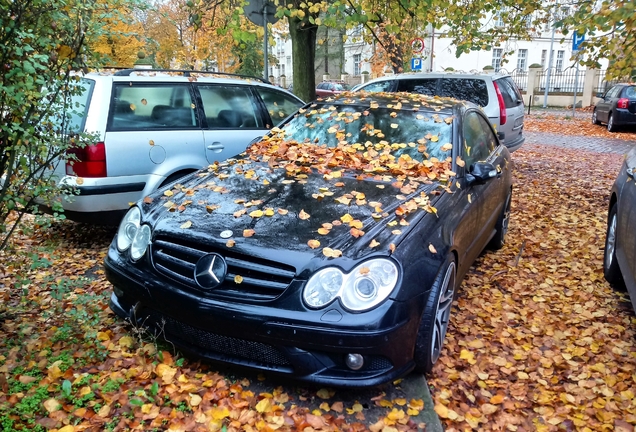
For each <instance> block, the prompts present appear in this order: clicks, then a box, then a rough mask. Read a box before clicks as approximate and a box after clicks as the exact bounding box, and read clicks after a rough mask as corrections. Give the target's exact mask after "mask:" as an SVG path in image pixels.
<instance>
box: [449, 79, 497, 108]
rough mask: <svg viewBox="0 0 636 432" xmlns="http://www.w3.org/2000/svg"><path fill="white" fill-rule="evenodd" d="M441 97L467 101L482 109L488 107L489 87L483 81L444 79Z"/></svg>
mask: <svg viewBox="0 0 636 432" xmlns="http://www.w3.org/2000/svg"><path fill="white" fill-rule="evenodd" d="M439 96H448V97H453V98H455V99H459V100H466V101H469V102H472V103H475V104H477V105H480V106H482V107H485V106H486V105H488V87H487V85H486V81H484V80H483V79H475V78H442V80H441V83H440V91H439Z"/></svg>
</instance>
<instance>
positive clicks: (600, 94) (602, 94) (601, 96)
mask: <svg viewBox="0 0 636 432" xmlns="http://www.w3.org/2000/svg"><path fill="white" fill-rule="evenodd" d="M603 96H605V94H604V93H603V92H598V93H596V97H597V98H601V99H604V98H603Z"/></svg>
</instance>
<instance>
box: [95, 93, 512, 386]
mask: <svg viewBox="0 0 636 432" xmlns="http://www.w3.org/2000/svg"><path fill="white" fill-rule="evenodd" d="M511 170H512V164H511V161H510V154H509V152H508V150H507V149H506V148H505V147H504V146H502V145H500V143H499V141H498V139H497V135H496V133H495V131H494V130H493V128H492V126H491V124H490V123H489V121H488V119H487V117H486V116H485V115H484V114H483V112H482V110H481V109H480V108H479V107H478V106H476V105H473V104H470V103H468V102H460V101H457V100H454V99H448V98H439V97H429V96H423V95H419V94H409V93H391V94H388V93H374V94H367V93H364V92H362V93H343V94H342V95H339V96H337V97H334V98H329V99H326V100H318V101H316V102H313V103H311V104H308V105H306V106H305V107H303V108H301V109H300V110H299V111H298V112H297V113H296V114H295V115H293V116H292V117H290V118H289V119H287V120H286V121H285V122H284V123H283V124H282V125H281V126H280V127H278V128H274V129H272V130H271V132H270V133H269V134H268V135H266V136H265V137H263V138H262V139H261V140H260V141H258V142H256V143H254V144H253V145H251V146H250V147H249V148H248V149H247V151H246V152H245V153H243V154H241V155H239V156H238V157H236V158H234V159H229V160H226V161H224V162H218V163H215V164H212V165H210V166H209V167H208V168H207V169H203V170H201V171H199V172H197V173H194V174H191V175H190V176H188V177H186V178H184V179H181V180H179V181H178V182H177V183H173V184H171V185H168V186H167V187H165V188H163V189H161V190H159V191H157V192H156V193H153V194H152V195H150V196H147V197H145V198H144V199H143V200H141V201H140V202H138V203H137V204H136V205H134V206H132V207H131V209H130V211H129V212H128V214H127V215H126V216H125V217H124V219H123V221H122V222H121V225H120V227H119V231H118V232H117V235H116V237H115V239H114V240H113V242H112V244H111V246H110V249H109V251H108V255H107V257H106V260H105V268H106V275H107V278H108V280H109V281H110V282H111V283H112V285H113V287H114V289H113V294H112V296H111V303H110V307H111V309H112V310H113V311H114V312H115V313H117V314H118V315H119V316H121V317H122V318H125V319H128V320H130V321H131V322H133V323H135V324H137V325H146V326H149V327H151V328H155V329H157V331H158V332H160V333H161V334H162V335H163V336H164V337H166V338H167V339H168V340H169V341H171V342H172V343H173V344H174V345H175V346H177V347H178V348H179V349H181V350H182V351H184V352H187V353H190V354H193V355H196V356H199V357H203V358H205V359H208V360H211V361H216V362H221V363H225V364H232V365H238V366H246V367H250V368H252V369H258V370H260V371H267V372H275V373H279V374H284V375H287V376H290V377H293V378H296V379H300V380H305V381H310V382H315V383H320V384H326V385H334V386H358V387H359V386H373V385H378V384H381V383H383V382H386V381H390V380H394V379H396V378H398V377H400V376H403V375H405V374H407V373H408V372H410V371H411V370H413V369H415V370H418V371H421V372H430V371H431V369H432V367H433V364H434V363H435V362H436V361H437V359H438V358H439V356H440V352H441V350H442V346H443V343H444V338H445V335H446V330H447V328H448V324H449V319H450V313H451V309H452V302H453V298H454V296H455V293H456V292H457V289H458V287H459V285H460V283H461V280H462V278H463V277H464V275H465V274H466V272H467V271H468V269H469V267H470V266H471V265H472V263H473V261H474V260H475V258H477V257H478V256H479V254H480V253H481V252H482V250H483V249H484V248H485V247H486V246H489V247H491V248H493V249H498V248H501V247H502V246H503V244H504V238H505V235H506V231H507V228H508V220H509V213H510V201H511V195H512V180H511Z"/></svg>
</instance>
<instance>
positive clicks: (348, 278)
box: [303, 258, 398, 311]
mask: <svg viewBox="0 0 636 432" xmlns="http://www.w3.org/2000/svg"><path fill="white" fill-rule="evenodd" d="M397 280H398V269H397V266H396V265H395V264H394V263H393V261H391V260H388V259H385V258H376V259H372V260H369V261H366V262H364V263H362V264H360V265H358V266H357V267H355V268H354V269H353V270H352V271H351V273H343V272H342V271H340V270H339V269H337V268H335V267H328V268H325V269H322V270H320V271H319V272H318V273H316V274H315V275H313V276H312V277H311V278H309V280H308V281H307V285H305V289H304V290H303V299H304V300H305V303H306V304H307V306H309V307H311V308H315V309H319V308H322V307H324V306H326V305H328V304H329V303H331V302H332V301H333V300H334V299H335V298H337V297H340V299H341V300H342V304H343V305H344V307H346V308H347V309H350V310H353V311H364V310H367V309H371V308H373V307H375V306H377V305H378V304H379V303H381V302H382V301H384V299H386V298H387V297H388V296H389V294H391V291H393V288H395V285H396V283H397Z"/></svg>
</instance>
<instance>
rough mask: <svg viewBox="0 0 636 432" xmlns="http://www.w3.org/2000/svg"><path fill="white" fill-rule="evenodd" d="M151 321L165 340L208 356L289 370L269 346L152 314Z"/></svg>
mask: <svg viewBox="0 0 636 432" xmlns="http://www.w3.org/2000/svg"><path fill="white" fill-rule="evenodd" d="M150 319H151V321H152V323H154V324H155V326H156V327H157V328H158V330H159V331H161V332H163V334H164V335H165V336H166V339H168V340H170V339H172V338H175V339H178V340H179V341H182V342H184V343H186V344H187V345H190V346H193V347H196V348H197V349H198V350H201V351H203V352H207V354H211V353H212V354H217V355H218V357H222V356H229V357H233V358H238V359H243V360H250V361H254V362H258V363H259V364H261V365H263V366H267V367H272V366H287V367H289V366H290V363H289V361H288V360H287V358H286V357H285V355H284V354H283V353H282V352H281V351H280V350H278V349H277V348H275V347H273V346H271V345H267V344H264V343H260V342H253V341H248V340H244V339H239V338H234V337H230V336H224V335H219V334H215V333H210V332H208V331H205V330H202V329H198V328H196V327H192V326H190V325H188V324H185V323H182V322H180V321H177V320H175V319H173V318H170V317H166V316H162V315H160V314H158V313H157V312H154V311H153V312H151V313H150ZM212 357H217V356H214V355H212Z"/></svg>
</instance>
